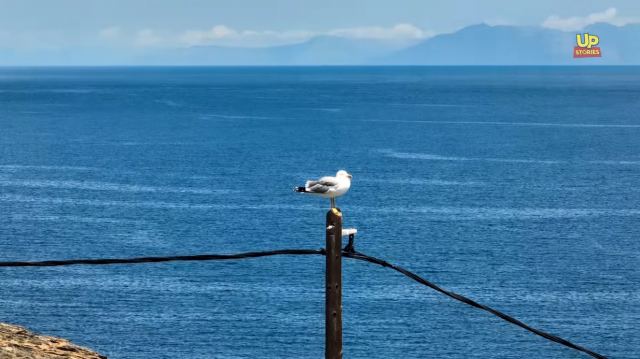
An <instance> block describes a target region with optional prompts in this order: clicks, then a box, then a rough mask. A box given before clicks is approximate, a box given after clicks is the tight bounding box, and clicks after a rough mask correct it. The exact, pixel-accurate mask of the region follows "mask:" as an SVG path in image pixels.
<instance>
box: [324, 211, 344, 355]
mask: <svg viewBox="0 0 640 359" xmlns="http://www.w3.org/2000/svg"><path fill="white" fill-rule="evenodd" d="M326 250H327V254H326V259H327V267H326V272H325V276H326V292H325V349H324V357H325V359H341V358H342V212H340V209H339V208H332V209H331V210H329V212H327V247H326Z"/></svg>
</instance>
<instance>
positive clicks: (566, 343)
mask: <svg viewBox="0 0 640 359" xmlns="http://www.w3.org/2000/svg"><path fill="white" fill-rule="evenodd" d="M342 255H343V256H344V257H347V258H352V259H357V260H361V261H366V262H370V263H374V264H377V265H380V266H382V267H387V268H391V269H393V270H395V271H397V272H400V273H402V274H404V275H405V276H407V277H409V278H411V279H413V280H414V281H416V282H418V283H420V284H422V285H425V286H427V287H429V288H431V289H433V290H435V291H438V292H440V293H442V294H444V295H446V296H447V297H450V298H453V299H455V300H457V301H460V302H462V303H465V304H468V305H470V306H472V307H476V308H478V309H482V310H484V311H487V312H489V313H491V314H493V315H495V316H497V317H499V318H500V319H503V320H505V321H507V322H509V323H511V324H515V325H517V326H519V327H520V328H523V329H526V330H528V331H530V332H531V333H534V334H536V335H539V336H541V337H543V338H545V339H547V340H550V341H552V342H555V343H558V344H562V345H564V346H566V347H569V348H571V349H575V350H578V351H581V352H583V353H586V354H589V355H591V356H592V357H594V358H598V359H606V358H607V357H605V356H604V355H602V354H598V353H596V352H594V351H592V350H589V349H587V348H585V347H583V346H580V345H577V344H574V343H572V342H570V341H568V340H566V339H563V338H560V337H558V336H556V335H553V334H550V333H547V332H544V331H542V330H540V329H536V328H533V327H531V326H529V325H527V324H525V323H523V322H521V321H519V320H518V319H516V318H514V317H512V316H509V315H507V314H504V313H502V312H501V311H499V310H496V309H493V308H491V307H488V306H486V305H483V304H480V303H478V302H476V301H475V300H472V299H469V298H467V297H465V296H463V295H460V294H458V293H455V292H452V291H449V290H446V289H444V288H441V287H440V286H438V285H436V284H434V283H431V282H429V281H428V280H426V279H424V278H422V277H420V276H419V275H417V274H415V273H413V272H411V271H409V270H407V269H404V268H402V267H399V266H396V265H394V264H391V263H389V262H387V261H385V260H383V259H379V258H375V257H371V256H368V255H366V254H363V253H359V252H356V251H343V253H342Z"/></svg>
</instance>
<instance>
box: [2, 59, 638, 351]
mask: <svg viewBox="0 0 640 359" xmlns="http://www.w3.org/2000/svg"><path fill="white" fill-rule="evenodd" d="M639 114H640V68H638V67H610V68H608V67H380V68H377V67H317V68H314V67H308V68H304V67H301V68H284V67H283V68H279V67H264V68H259V67H256V68H251V67H248V68H233V67H229V68H197V67H193V68H162V67H157V68H2V69H0V214H1V215H0V261H7V260H49V259H68V258H104V257H131V256H164V255H189V254H201V253H234V252H241V251H253V250H270V249H280V248H310V249H318V248H321V247H323V246H324V240H325V239H324V236H325V232H324V225H325V224H324V221H325V214H326V210H327V208H328V205H329V203H328V201H327V200H323V199H318V198H310V197H306V196H303V195H299V194H295V193H293V192H292V188H293V187H294V186H297V185H301V184H303V182H304V181H305V180H306V179H308V178H313V177H316V176H320V175H326V174H333V173H335V172H336V171H337V170H339V169H346V170H348V171H349V172H350V173H352V174H353V184H352V187H351V190H350V192H349V193H348V194H347V195H346V196H344V197H342V198H339V199H338V201H337V202H338V206H339V207H340V208H341V209H342V211H343V213H344V222H345V226H348V227H355V228H357V229H358V231H359V233H358V237H357V238H356V248H357V249H358V250H359V251H362V252H364V253H367V254H370V255H374V256H377V257H381V258H384V259H387V260H389V261H391V262H393V263H396V264H398V265H401V266H404V267H406V268H408V269H410V270H413V271H415V272H416V273H418V274H420V275H423V276H424V277H426V278H427V279H429V280H431V281H433V282H435V283H437V284H439V285H441V286H443V287H445V288H448V289H450V290H454V291H456V292H459V293H461V294H464V295H467V296H469V297H471V298H474V299H475V300H477V301H479V302H481V303H483V304H487V305H491V306H494V307H496V308H497V309H500V310H502V311H504V312H506V313H508V314H510V315H513V316H515V317H517V318H519V319H520V320H522V321H524V322H526V323H528V324H530V325H532V326H534V327H538V328H541V329H543V330H546V331H549V332H551V333H554V334H556V335H559V336H562V337H565V338H567V339H569V340H572V341H574V342H576V343H578V344H580V345H583V346H586V347H588V348H590V349H592V350H595V351H598V352H600V353H602V354H605V355H607V356H610V357H611V358H629V359H631V358H638V357H640V115H639ZM343 267H344V272H343V295H344V297H343V310H344V318H343V320H344V353H345V358H425V357H429V358H586V356H585V355H583V354H580V353H577V352H574V351H572V350H570V349H566V348H565V347H563V346H560V345H558V344H554V343H550V342H547V341H546V340H544V339H542V338H540V337H537V336H534V335H532V334H530V333H528V332H526V331H524V330H522V329H520V328H518V327H515V326H513V325H510V324H508V323H505V322H503V321H501V320H500V319H498V318H496V317H494V316H492V315H490V314H488V313H486V312H483V311H479V310H477V309H474V308H471V307H468V306H465V305H463V304H461V303H458V302H455V301H452V300H451V299H449V298H447V297H443V296H442V295H440V294H438V293H436V292H434V291H432V290H430V289H428V288H426V287H423V286H420V285H418V284H417V283H415V282H413V281H411V280H409V279H407V278H405V277H403V276H401V275H399V274H398V273H396V272H393V271H391V270H388V269H384V268H381V267H378V266H375V265H372V264H368V263H365V262H359V261H358V262H356V261H353V260H349V259H345V260H344V263H343ZM0 321H1V322H10V323H15V324H20V325H24V326H27V327H29V328H30V329H32V330H35V331H38V332H42V333H47V334H51V335H56V336H61V337H65V338H68V339H70V340H72V341H74V342H75V343H78V344H81V345H86V346H88V347H91V348H93V349H95V350H97V351H99V352H101V353H103V354H105V355H108V356H109V357H110V358H132V359H141V358H154V359H160V358H177V359H187V358H189V359H192V358H321V357H323V355H324V257H321V256H300V257H267V258H260V259H250V260H243V261H229V262H182V263H164V264H146V265H114V266H72V267H57V268H0Z"/></svg>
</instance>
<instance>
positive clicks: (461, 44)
mask: <svg viewBox="0 0 640 359" xmlns="http://www.w3.org/2000/svg"><path fill="white" fill-rule="evenodd" d="M584 32H588V33H590V34H595V35H598V36H599V37H600V44H599V45H598V46H600V48H601V49H602V57H601V58H583V59H573V57H572V54H573V52H572V51H573V47H574V46H575V42H576V33H584ZM639 39H640V24H629V25H626V26H621V27H619V26H614V25H610V24H605V23H601V24H594V25H591V26H589V27H587V28H585V29H584V30H582V31H579V32H563V31H559V30H551V29H545V28H540V27H522V26H489V25H485V24H481V25H473V26H469V27H466V28H463V29H461V30H459V31H457V32H454V33H450V34H442V35H438V36H434V37H432V38H429V39H425V40H422V41H419V42H413V43H409V44H406V43H405V44H403V45H398V44H395V43H393V42H389V41H379V40H361V39H346V38H341V37H331V36H321V37H315V38H312V39H310V40H308V41H306V42H303V43H299V44H293V45H285V46H274V47H263V48H241V47H222V46H197V47H190V48H172V49H162V50H158V49H156V50H146V51H142V50H141V51H139V52H137V53H135V54H127V55H114V52H113V51H107V50H104V49H83V50H77V51H75V52H74V51H60V50H59V51H57V52H49V53H41V54H37V56H34V54H30V55H29V56H27V57H25V56H21V54H4V55H3V54H2V53H1V52H0V64H13V65H20V64H29V65H57V64H69V65H237V66H240V65H286V66H295V65H580V64H587V65H595V64H601V65H640V41H638V40H639ZM101 52H103V54H101ZM33 58H37V59H38V60H37V61H34V60H33ZM96 59H99V60H98V61H97V63H96Z"/></svg>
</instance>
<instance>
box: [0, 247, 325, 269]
mask: <svg viewBox="0 0 640 359" xmlns="http://www.w3.org/2000/svg"><path fill="white" fill-rule="evenodd" d="M306 254H321V255H324V249H279V250H274V251H260V252H244V253H235V254H200V255H193V256H171V257H136V258H105V259H69V260H57V261H37V262H0V267H58V266H69V265H78V264H85V265H105V264H140V263H161V262H178V261H182V262H186V261H215V260H233V259H246V258H258V257H267V256H277V255H306Z"/></svg>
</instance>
